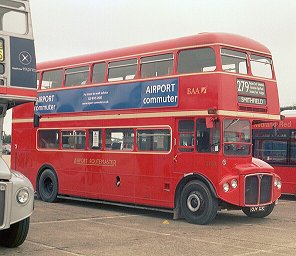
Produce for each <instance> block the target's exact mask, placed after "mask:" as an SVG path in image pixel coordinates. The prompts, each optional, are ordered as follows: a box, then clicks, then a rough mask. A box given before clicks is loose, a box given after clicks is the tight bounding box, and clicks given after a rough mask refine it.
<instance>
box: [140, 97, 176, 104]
mask: <svg viewBox="0 0 296 256" xmlns="http://www.w3.org/2000/svg"><path fill="white" fill-rule="evenodd" d="M173 102H178V96H171V95H167V96H163V97H151V98H144V99H143V103H144V104H145V105H146V104H157V103H173Z"/></svg>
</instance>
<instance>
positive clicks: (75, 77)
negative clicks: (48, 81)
mask: <svg viewBox="0 0 296 256" xmlns="http://www.w3.org/2000/svg"><path fill="white" fill-rule="evenodd" d="M88 74H89V66H84V67H79V68H68V69H67V70H66V80H65V86H73V85H83V84H87V83H88Z"/></svg>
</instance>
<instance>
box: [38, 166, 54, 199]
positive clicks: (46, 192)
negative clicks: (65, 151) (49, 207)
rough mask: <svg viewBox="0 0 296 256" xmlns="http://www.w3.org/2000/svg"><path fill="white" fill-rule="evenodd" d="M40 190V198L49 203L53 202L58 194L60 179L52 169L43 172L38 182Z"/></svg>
mask: <svg viewBox="0 0 296 256" xmlns="http://www.w3.org/2000/svg"><path fill="white" fill-rule="evenodd" d="M38 192H39V196H40V198H41V199H42V200H43V201H45V202H48V203H53V202H55V201H56V200H57V196H58V179H57V176H56V174H55V173H54V171H53V170H51V169H46V170H44V171H43V172H42V174H41V175H40V178H39V182H38Z"/></svg>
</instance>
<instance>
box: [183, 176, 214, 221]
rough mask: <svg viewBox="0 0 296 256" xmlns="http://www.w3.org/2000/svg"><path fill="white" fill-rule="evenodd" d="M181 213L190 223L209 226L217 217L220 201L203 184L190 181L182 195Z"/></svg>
mask: <svg viewBox="0 0 296 256" xmlns="http://www.w3.org/2000/svg"><path fill="white" fill-rule="evenodd" d="M181 211H182V214H183V216H184V217H185V219H186V220H187V221H188V222H190V223H193V224H200V225H204V224H208V223H210V222H211V221H212V220H213V219H214V218H215V217H216V215H217V211H218V200H217V198H215V197H214V196H213V195H212V194H211V191H210V190H209V188H208V187H207V186H206V185H205V184H204V183H203V182H201V181H198V180H194V181H190V182H189V183H187V184H186V186H185V187H184V188H183V190H182V193H181Z"/></svg>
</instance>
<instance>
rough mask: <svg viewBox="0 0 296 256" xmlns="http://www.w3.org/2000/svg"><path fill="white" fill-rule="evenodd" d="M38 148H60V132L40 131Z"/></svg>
mask: <svg viewBox="0 0 296 256" xmlns="http://www.w3.org/2000/svg"><path fill="white" fill-rule="evenodd" d="M37 138H38V141H37V145H38V148H50V149H58V148H59V131H58V130H38V137H37Z"/></svg>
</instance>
